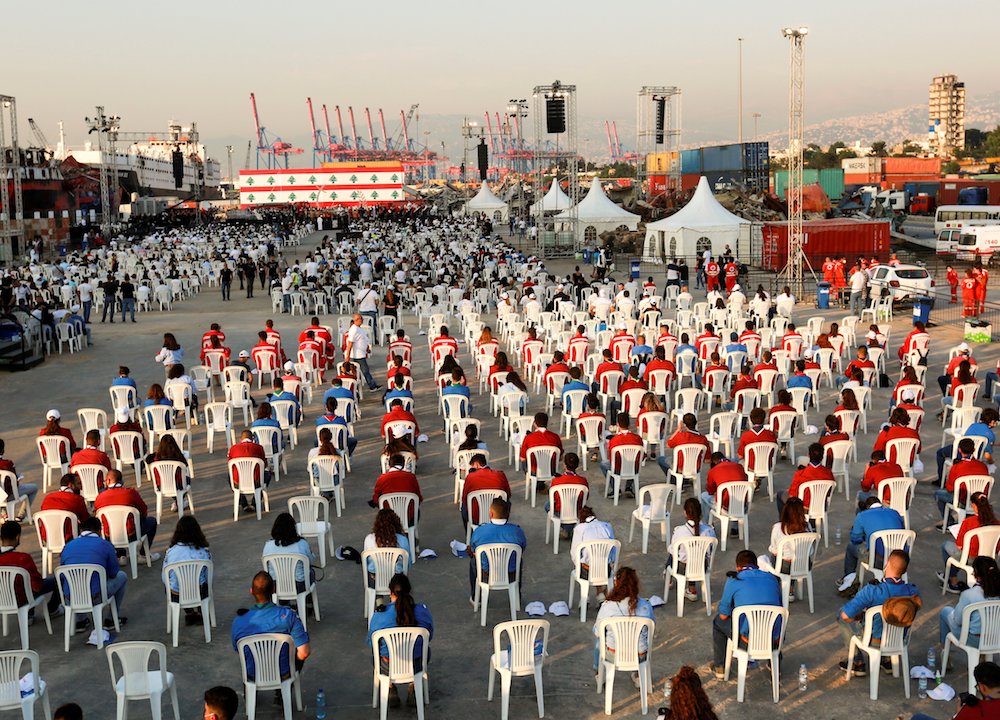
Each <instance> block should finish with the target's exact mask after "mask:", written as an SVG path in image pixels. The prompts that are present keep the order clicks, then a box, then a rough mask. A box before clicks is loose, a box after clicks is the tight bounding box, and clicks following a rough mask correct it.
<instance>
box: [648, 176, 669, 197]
mask: <svg viewBox="0 0 1000 720" xmlns="http://www.w3.org/2000/svg"><path fill="white" fill-rule="evenodd" d="M666 191H667V176H666V175H650V176H649V196H650V197H656V196H657V195H660V194H662V193H665V192H666Z"/></svg>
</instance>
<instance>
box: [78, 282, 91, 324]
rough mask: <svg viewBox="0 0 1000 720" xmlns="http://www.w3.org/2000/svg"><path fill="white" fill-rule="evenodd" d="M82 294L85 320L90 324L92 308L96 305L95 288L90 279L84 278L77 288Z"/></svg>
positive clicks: (81, 302)
mask: <svg viewBox="0 0 1000 720" xmlns="http://www.w3.org/2000/svg"><path fill="white" fill-rule="evenodd" d="M76 291H77V293H79V295H80V304H81V305H83V321H84V322H85V323H87V324H88V325H89V324H90V309H91V308H92V307H93V306H94V288H93V286H92V285H91V284H90V281H89V280H84V281H83V282H82V283H80V284H79V285H78V286H77V288H76Z"/></svg>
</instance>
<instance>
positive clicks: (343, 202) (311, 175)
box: [240, 163, 406, 208]
mask: <svg viewBox="0 0 1000 720" xmlns="http://www.w3.org/2000/svg"><path fill="white" fill-rule="evenodd" d="M403 177H404V175H403V165H402V164H399V165H385V164H382V163H380V164H379V165H377V166H365V165H351V166H345V167H338V168H294V169H289V170H240V207H241V208H252V207H260V206H267V205H289V204H305V205H315V206H317V207H332V206H335V205H336V206H356V205H383V204H392V203H398V202H405V199H406V198H405V194H404V192H403Z"/></svg>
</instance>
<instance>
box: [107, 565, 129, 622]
mask: <svg viewBox="0 0 1000 720" xmlns="http://www.w3.org/2000/svg"><path fill="white" fill-rule="evenodd" d="M126 583H128V575H126V574H125V571H124V570H119V571H118V574H117V575H115V576H114V577H113V578H110V579H109V580H108V597H113V598H114V599H115V607H116V608H117V609H118V611H119V612H121V609H122V601H123V600H125V585H126Z"/></svg>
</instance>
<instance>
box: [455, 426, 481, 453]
mask: <svg viewBox="0 0 1000 720" xmlns="http://www.w3.org/2000/svg"><path fill="white" fill-rule="evenodd" d="M456 434H457V433H456ZM458 449H459V450H488V449H489V448H488V446H487V445H486V443H485V442H483V441H482V440H480V439H479V426H478V425H471V424H470V425H466V426H465V439H464V440H462V442H461V443H460V444H459V446H458Z"/></svg>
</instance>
